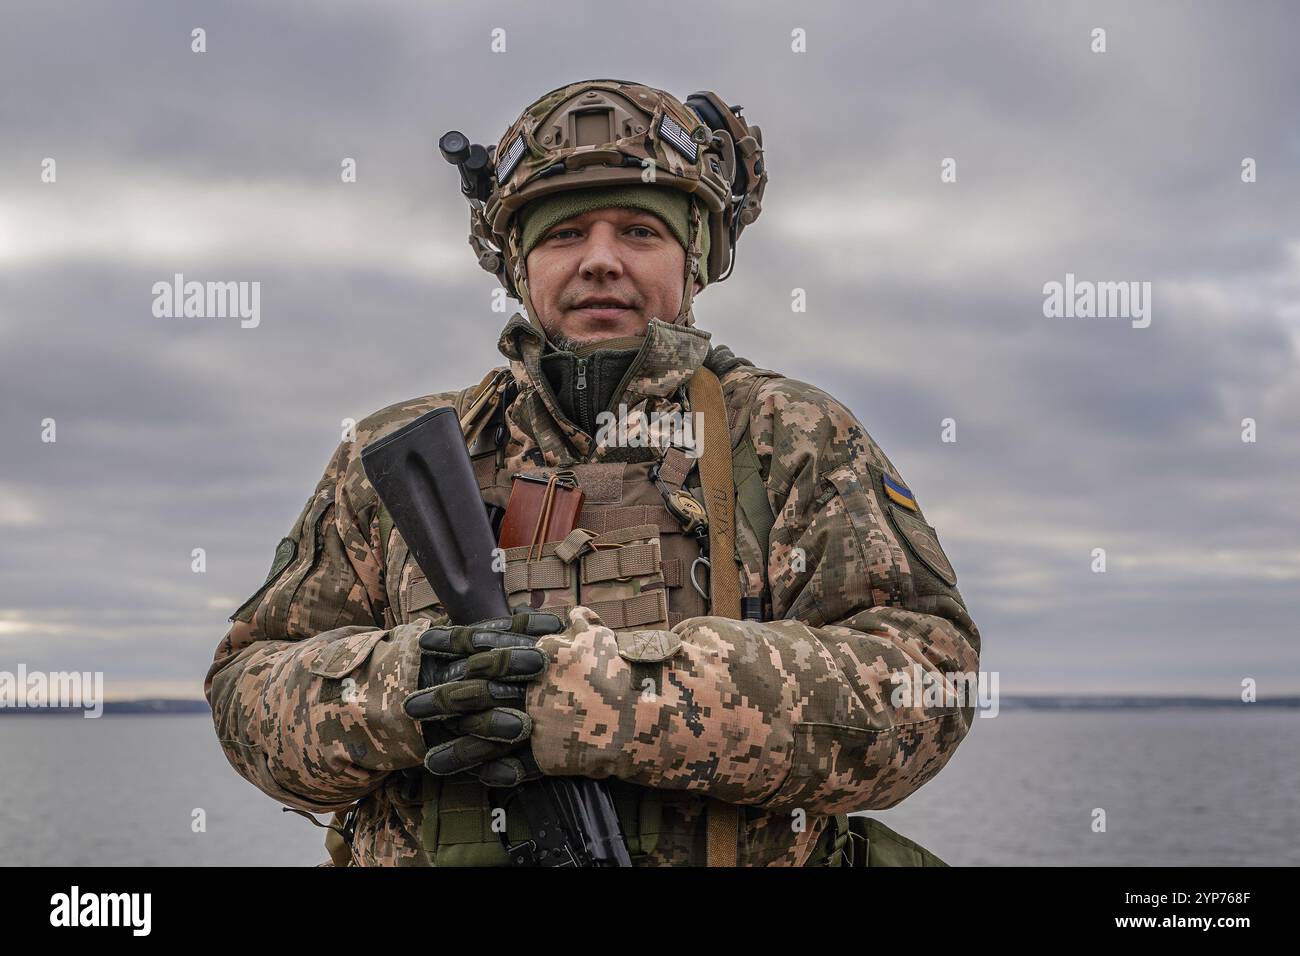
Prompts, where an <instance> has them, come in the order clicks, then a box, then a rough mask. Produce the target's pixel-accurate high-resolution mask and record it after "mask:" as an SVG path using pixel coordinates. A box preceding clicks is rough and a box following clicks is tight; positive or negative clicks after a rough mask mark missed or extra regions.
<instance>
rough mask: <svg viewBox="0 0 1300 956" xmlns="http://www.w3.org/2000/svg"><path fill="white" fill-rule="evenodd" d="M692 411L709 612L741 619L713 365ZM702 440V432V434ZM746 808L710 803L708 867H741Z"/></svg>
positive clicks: (732, 501) (722, 415)
mask: <svg viewBox="0 0 1300 956" xmlns="http://www.w3.org/2000/svg"><path fill="white" fill-rule="evenodd" d="M690 399H691V411H692V412H698V413H700V415H701V417H702V418H703V420H704V442H703V444H704V453H703V455H701V456H700V483H701V484H702V485H703V486H704V500H705V509H706V510H707V511H708V515H709V559H710V560H711V561H712V566H711V567H710V569H709V592H710V601H709V604H710V607H709V612H710V613H711V614H713V615H715V616H718V617H729V618H731V619H732V620H739V619H740V567H739V563H738V562H737V560H736V488H735V483H734V478H733V476H732V473H731V434H730V431H729V429H728V428H727V407H726V405H725V404H724V402H723V399H722V383H721V382H720V381H718V377H717V376H716V375H714V374H713V373H712V372H711V371H709V370H708V369H707V368H705V367H703V366H701V367H700V368H699V369H697V370H696V372H695V375H694V376H692V378H691V383H690ZM696 440H697V441H698V440H699V439H698V436H697V439H696ZM739 830H740V811H739V808H738V807H737V806H736V805H735V804H731V803H723V802H722V801H719V800H710V801H709V804H708V844H707V856H706V861H707V865H708V866H735V865H736V843H737V838H738V834H739Z"/></svg>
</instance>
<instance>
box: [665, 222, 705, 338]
mask: <svg viewBox="0 0 1300 956" xmlns="http://www.w3.org/2000/svg"><path fill="white" fill-rule="evenodd" d="M689 199H690V210H691V241H690V246H689V248H687V250H686V266H685V270H684V271H685V276H684V281H683V283H682V307H681V310H680V311H679V312H678V313H677V317H676V318H674V319H673V321H672V324H673V325H684V326H686V327H687V328H690V327H692V326H694V325H695V314H694V312H693V311H692V309H691V306H692V304H693V303H694V301H695V277H696V274H697V273H698V272H699V266H698V263H699V261H700V257H701V256H702V255H703V240H701V238H700V231H701V223H702V217H701V215H700V204H699V203H698V202H696V200H695V197H694V196H691V197H689Z"/></svg>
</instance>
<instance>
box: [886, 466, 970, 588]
mask: <svg viewBox="0 0 1300 956" xmlns="http://www.w3.org/2000/svg"><path fill="white" fill-rule="evenodd" d="M886 480H888V479H886ZM889 516H890V517H891V518H893V520H894V527H896V528H897V529H898V531H899V533H900V534H902V536H903V537H904V538H906V539H907V544H908V547H909V548H910V549H911V551H912V553H913V554H915V555H916V556H917V557H918V558H920V559H921V562H922V563H923V564H924V565H925V566H926V567H927V568H929V569H930V570H931V571H933V572H934V573H935V575H936V576H937V577H938V578H939V580H941V581H943V583H944V584H946V585H948V587H950V588H951V587H956V586H957V572H956V571H954V570H953V567H952V562H951V561H949V560H948V556H947V555H946V554H944V553H943V548H941V547H939V535H938V534H937V533H936V532H935V530H934V528H932V527H930V526H929V525H928V524H926V523H925V522H924V521H922V520H921V519H920V518H918V517H917V516H916V515H914V514H911V513H910V512H908V511H904V510H903V509H902V508H896V507H894V506H893V505H890V506H889Z"/></svg>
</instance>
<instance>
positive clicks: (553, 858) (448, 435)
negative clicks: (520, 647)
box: [361, 408, 632, 866]
mask: <svg viewBox="0 0 1300 956" xmlns="http://www.w3.org/2000/svg"><path fill="white" fill-rule="evenodd" d="M361 463H362V466H363V467H364V468H365V471H366V477H367V478H369V479H370V483H371V484H372V485H374V487H375V491H376V492H378V494H379V498H380V500H381V501H382V502H383V503H384V507H386V508H387V509H388V512H389V514H390V515H392V518H393V525H394V526H395V527H396V528H397V530H398V531H400V532H401V534H402V539H403V540H404V541H405V542H406V544H407V547H408V548H410V551H411V554H412V555H413V556H414V558H415V562H416V564H418V565H419V567H420V570H421V571H423V572H424V575H425V577H426V578H428V580H429V584H430V585H431V586H432V587H433V590H434V592H435V593H436V594H437V596H438V600H439V601H440V602H441V603H442V605H443V607H444V608H446V610H447V615H448V618H449V619H450V621H451V623H452V624H475V623H477V622H479V621H484V620H488V619H491V618H502V617H509V616H510V607H509V605H508V604H507V603H506V596H505V590H504V588H503V585H502V581H501V575H500V574H499V573H498V572H496V571H494V570H493V569H492V566H493V557H494V555H493V551H494V550H495V548H496V541H495V540H494V539H493V537H492V527H491V525H490V524H489V523H488V518H487V511H486V508H485V506H484V504H483V499H482V498H481V496H480V495H479V490H478V482H477V481H476V480H475V479H474V469H473V467H472V466H471V464H470V460H469V452H468V451H467V450H466V448H465V436H464V434H463V433H462V432H461V429H460V421H459V419H458V418H457V416H456V412H455V409H453V408H439V409H435V410H434V411H432V412H429V413H428V414H427V415H422V416H421V417H420V418H417V419H416V420H415V421H413V422H410V423H409V424H407V425H404V426H402V427H401V428H399V429H398V430H397V431H395V432H392V433H391V434H388V435H385V436H384V437H383V438H380V439H378V440H377V441H374V442H371V443H370V444H369V445H367V446H366V447H365V448H364V449H362V451H361ZM514 799H517V800H518V801H519V802H520V803H521V804H522V806H523V810H524V815H525V817H526V819H527V821H528V825H529V830H530V831H531V833H532V839H531V840H530V841H528V842H526V843H523V844H520V845H517V846H507V850H508V851H509V852H510V859H511V862H512V863H515V864H518V865H536V866H631V865H632V863H631V860H630V858H629V857H628V853H627V847H626V846H625V845H624V842H623V837H622V831H621V830H620V828H619V824H618V815H617V814H616V813H615V810H614V802H613V799H612V798H611V797H610V794H609V789H608V787H606V785H605V784H604V783H603V782H602V781H599V780H592V779H588V778H585V777H542V778H540V779H538V780H531V781H527V782H525V783H523V784H521V785H520V786H519V787H516V788H513V790H512V791H511V793H510V796H509V797H508V798H507V802H508V801H510V800H514ZM502 840H503V842H504V841H505V838H504V835H503V837H502Z"/></svg>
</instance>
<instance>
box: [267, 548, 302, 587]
mask: <svg viewBox="0 0 1300 956" xmlns="http://www.w3.org/2000/svg"><path fill="white" fill-rule="evenodd" d="M297 555H298V542H297V541H295V540H294V539H293V538H281V539H280V543H279V544H278V545H276V547H275V559H274V560H273V561H272V562H271V570H270V572H269V573H268V574H267V575H266V580H267V581H271V580H273V579H274V578H275V577H276V575H278V574H279V573H280V572H281V571H283V570H284V569H285V568H287V567H288V566H289V562H290V561H292V560H293V559H294V558H295V557H297Z"/></svg>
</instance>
